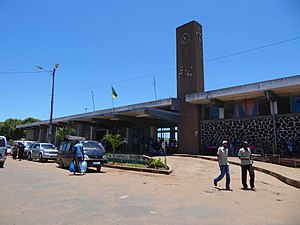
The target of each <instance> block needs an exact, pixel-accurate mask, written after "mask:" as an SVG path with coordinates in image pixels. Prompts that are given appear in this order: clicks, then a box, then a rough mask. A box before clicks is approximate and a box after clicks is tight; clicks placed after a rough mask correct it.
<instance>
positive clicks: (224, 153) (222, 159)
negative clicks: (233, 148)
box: [214, 141, 231, 191]
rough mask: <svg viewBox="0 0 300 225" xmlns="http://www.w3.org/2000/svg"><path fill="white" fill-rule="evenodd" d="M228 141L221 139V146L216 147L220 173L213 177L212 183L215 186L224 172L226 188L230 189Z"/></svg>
mask: <svg viewBox="0 0 300 225" xmlns="http://www.w3.org/2000/svg"><path fill="white" fill-rule="evenodd" d="M227 146H228V142H227V141H223V142H222V146H221V147H219V148H218V152H217V155H218V162H219V167H220V172H221V173H220V175H219V176H218V177H216V178H215V179H214V185H215V186H217V185H218V182H219V181H220V180H222V179H223V177H224V175H225V174H226V190H228V191H230V190H231V189H230V171H229V163H228V147H227Z"/></svg>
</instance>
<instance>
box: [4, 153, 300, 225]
mask: <svg viewBox="0 0 300 225" xmlns="http://www.w3.org/2000/svg"><path fill="white" fill-rule="evenodd" d="M167 163H168V164H169V165H170V166H171V167H172V168H173V173H172V174H171V175H162V174H150V173H142V172H135V171H122V170H119V169H112V168H103V172H102V173H97V172H96V171H95V170H89V171H88V173H87V174H86V175H84V176H77V175H75V176H73V175H71V174H70V172H69V171H68V170H64V169H59V168H57V166H56V164H55V163H39V162H28V161H26V160H23V161H21V162H20V161H15V160H12V159H11V158H10V159H9V160H8V161H7V162H6V166H5V168H4V169H1V170H0V178H1V179H0V180H1V182H0V190H1V191H0V202H1V204H0V205H1V208H0V224H1V225H2V224H3V225H6V224H7V225H9V224H16V225H17V224H22V225H27V224H28V225H29V224H30V225H32V224H124V225H125V224H163V225H169V224H170V225H173V224H216V225H217V224H228V225H229V224H251V225H252V224H257V225H263V224H268V225H270V224H274V225H275V224H276V225H279V224H280V225H299V224H300V214H299V212H300V201H299V200H300V198H299V197H300V189H296V188H293V187H291V186H288V185H286V184H284V183H283V182H281V181H279V180H277V179H276V178H274V177H271V176H269V175H267V174H264V173H260V172H256V174H255V175H256V188H257V191H255V192H253V191H245V190H242V189H241V187H242V185H241V181H240V168H239V166H235V165H231V166H230V169H231V188H232V189H233V191H224V190H222V189H223V188H224V187H225V178H224V179H223V180H222V181H221V182H219V184H218V188H215V187H214V186H213V178H214V177H216V176H217V175H218V174H219V169H218V166H217V162H214V161H208V160H203V159H195V158H182V157H175V156H171V157H167Z"/></svg>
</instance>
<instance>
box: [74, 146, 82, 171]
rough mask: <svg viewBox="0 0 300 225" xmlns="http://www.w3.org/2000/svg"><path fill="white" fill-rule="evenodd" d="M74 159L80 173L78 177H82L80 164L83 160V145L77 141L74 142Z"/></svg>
mask: <svg viewBox="0 0 300 225" xmlns="http://www.w3.org/2000/svg"><path fill="white" fill-rule="evenodd" d="M74 159H75V165H76V167H77V168H78V172H79V173H80V175H83V171H82V169H81V163H82V161H83V160H84V152H83V145H82V144H81V143H80V142H79V141H78V140H76V141H75V145H74ZM76 167H75V170H74V174H75V171H76Z"/></svg>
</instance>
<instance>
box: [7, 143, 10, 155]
mask: <svg viewBox="0 0 300 225" xmlns="http://www.w3.org/2000/svg"><path fill="white" fill-rule="evenodd" d="M6 152H7V154H8V155H10V154H11V146H10V145H7V151H6Z"/></svg>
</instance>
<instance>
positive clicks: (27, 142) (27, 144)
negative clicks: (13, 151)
mask: <svg viewBox="0 0 300 225" xmlns="http://www.w3.org/2000/svg"><path fill="white" fill-rule="evenodd" d="M33 143H34V142H33V141H25V142H24V143H23V144H24V145H25V147H29V146H30V145H31V144H33Z"/></svg>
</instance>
